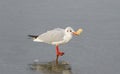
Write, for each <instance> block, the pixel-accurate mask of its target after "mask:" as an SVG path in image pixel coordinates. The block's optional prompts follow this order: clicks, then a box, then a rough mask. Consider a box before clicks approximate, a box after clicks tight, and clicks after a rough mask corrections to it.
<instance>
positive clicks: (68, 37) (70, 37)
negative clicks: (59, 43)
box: [64, 35, 72, 43]
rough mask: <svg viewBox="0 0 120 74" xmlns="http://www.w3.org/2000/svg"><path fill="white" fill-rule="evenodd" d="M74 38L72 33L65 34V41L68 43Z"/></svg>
mask: <svg viewBox="0 0 120 74" xmlns="http://www.w3.org/2000/svg"><path fill="white" fill-rule="evenodd" d="M71 39H72V35H65V36H64V42H65V43H67V42H69V41H70V40H71Z"/></svg>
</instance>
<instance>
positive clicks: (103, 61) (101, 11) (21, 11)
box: [0, 0, 120, 74]
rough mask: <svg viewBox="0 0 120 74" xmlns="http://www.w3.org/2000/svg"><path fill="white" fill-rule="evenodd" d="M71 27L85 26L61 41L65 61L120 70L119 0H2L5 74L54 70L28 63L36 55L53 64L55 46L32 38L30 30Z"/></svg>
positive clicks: (92, 72)
mask: <svg viewBox="0 0 120 74" xmlns="http://www.w3.org/2000/svg"><path fill="white" fill-rule="evenodd" d="M67 26H71V27H73V28H74V29H75V30H77V29H78V28H80V27H81V28H83V30H84V31H83V33H82V34H81V35H80V36H78V37H73V39H72V40H71V41H70V42H69V43H68V44H66V45H61V46H60V49H61V51H64V52H65V55H64V56H62V57H60V58H59V61H62V60H64V61H65V62H68V63H69V64H68V65H69V66H70V68H71V70H70V73H72V74H120V70H119V69H120V57H119V56H120V1H118V0H114V1H113V0H97V1H96V0H59V1H58V0H34V1H33V0H4V1H3V0H1V1H0V74H47V73H48V74H49V72H43V71H33V70H31V69H29V66H28V65H29V64H33V63H34V60H36V59H38V60H39V62H40V64H41V62H43V63H42V64H44V63H45V65H49V64H48V63H50V62H52V61H53V60H55V58H56V57H55V46H52V45H48V44H45V43H35V42H32V40H31V39H28V37H27V35H28V34H41V33H43V32H46V31H47V30H51V29H54V28H57V27H60V28H65V27H67ZM50 65H51V64H50ZM37 67H39V66H37ZM61 71H63V70H61ZM61 73H62V74H67V73H68V74H69V71H68V72H60V74H61Z"/></svg>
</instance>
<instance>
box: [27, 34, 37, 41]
mask: <svg viewBox="0 0 120 74" xmlns="http://www.w3.org/2000/svg"><path fill="white" fill-rule="evenodd" d="M28 37H30V38H32V39H33V40H34V39H36V38H37V37H38V35H28Z"/></svg>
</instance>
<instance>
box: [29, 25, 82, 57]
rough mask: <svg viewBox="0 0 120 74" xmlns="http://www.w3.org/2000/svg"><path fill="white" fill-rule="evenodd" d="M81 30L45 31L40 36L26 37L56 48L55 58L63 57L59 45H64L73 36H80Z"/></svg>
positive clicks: (67, 28)
mask: <svg viewBox="0 0 120 74" xmlns="http://www.w3.org/2000/svg"><path fill="white" fill-rule="evenodd" d="M82 31H83V30H82V29H81V28H80V29H78V30H77V31H76V32H75V31H74V30H73V29H72V28H71V27H66V28H65V29H61V28H55V29H53V30H50V31H47V32H45V33H43V34H41V35H28V36H29V37H32V38H33V41H35V42H44V43H48V44H52V45H55V46H56V56H57V57H58V56H62V55H64V52H61V51H60V50H59V47H58V46H59V45H61V44H65V43H67V42H69V41H70V40H71V39H72V36H73V35H80V33H81V32H82Z"/></svg>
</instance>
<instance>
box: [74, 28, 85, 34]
mask: <svg viewBox="0 0 120 74" xmlns="http://www.w3.org/2000/svg"><path fill="white" fill-rule="evenodd" d="M82 31H83V29H82V28H80V29H78V30H77V31H76V32H73V34H74V35H80V34H81V33H82Z"/></svg>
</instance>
